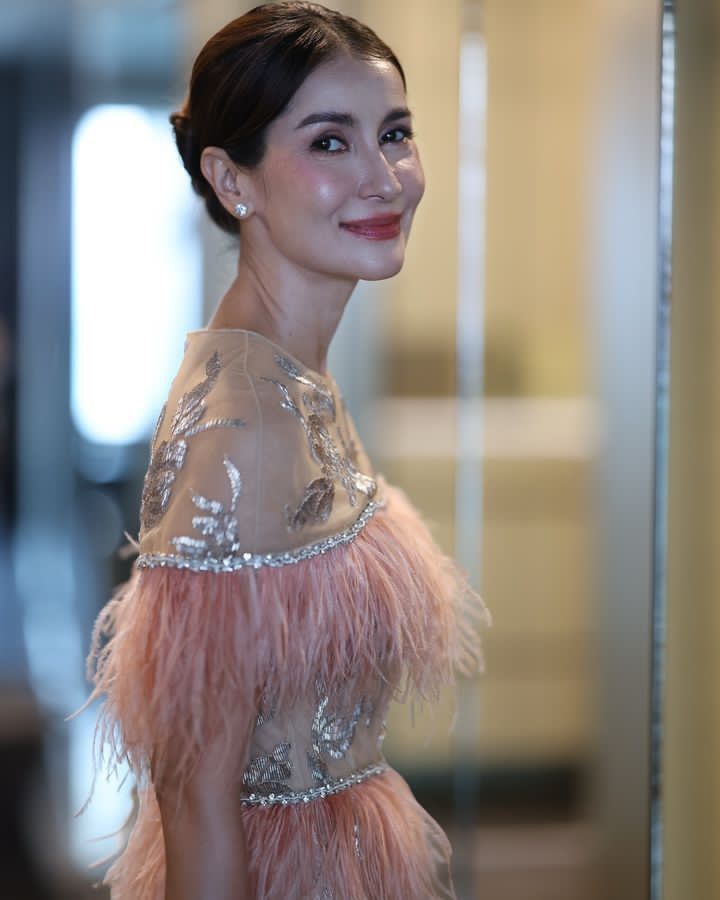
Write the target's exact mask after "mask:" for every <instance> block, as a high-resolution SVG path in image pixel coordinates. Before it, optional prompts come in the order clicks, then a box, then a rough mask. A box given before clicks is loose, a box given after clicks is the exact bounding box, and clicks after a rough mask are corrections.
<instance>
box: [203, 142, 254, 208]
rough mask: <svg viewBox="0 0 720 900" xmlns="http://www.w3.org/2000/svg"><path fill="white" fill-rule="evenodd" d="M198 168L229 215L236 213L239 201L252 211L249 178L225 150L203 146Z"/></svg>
mask: <svg viewBox="0 0 720 900" xmlns="http://www.w3.org/2000/svg"><path fill="white" fill-rule="evenodd" d="M200 169H201V170H202V173H203V175H204V176H205V178H206V179H207V181H208V182H209V183H210V185H211V187H212V189H213V190H214V191H215V194H216V195H217V198H218V200H219V201H220V202H221V203H222V205H223V206H224V207H225V209H226V210H227V211H228V212H229V213H230V215H231V216H236V215H237V213H236V212H235V207H236V206H237V204H238V203H240V202H242V203H244V204H245V205H246V206H247V207H248V209H249V212H252V210H253V203H252V197H251V196H250V191H249V179H247V177H246V176H244V175H243V173H242V172H241V171H240V169H239V168H238V167H237V166H236V165H235V163H234V162H233V161H232V160H231V159H230V157H229V156H228V155H227V152H226V151H225V150H223V149H221V148H220V147H205V149H204V150H203V152H202V154H201V155H200Z"/></svg>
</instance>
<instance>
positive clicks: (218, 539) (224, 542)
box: [170, 456, 242, 559]
mask: <svg viewBox="0 0 720 900" xmlns="http://www.w3.org/2000/svg"><path fill="white" fill-rule="evenodd" d="M223 465H224V466H225V471H226V472H227V476H228V480H229V481H230V506H229V508H227V509H226V508H225V505H224V504H223V503H221V502H220V501H219V500H210V499H208V498H207V497H203V496H202V494H196V493H194V492H193V495H192V501H193V503H194V504H195V506H197V507H198V509H202V510H204V511H205V512H206V513H207V515H205V516H193V518H192V526H193V528H196V529H197V530H198V531H199V532H200V533H201V534H204V535H205V539H204V540H203V539H201V538H193V537H187V536H184V535H183V536H181V537H174V538H171V539H170V543H171V544H173V545H174V547H175V549H176V550H178V551H179V552H182V553H183V554H184V555H185V556H187V557H189V558H191V559H198V558H200V559H203V558H210V559H218V558H224V557H230V556H232V555H233V554H235V553H237V552H238V551H239V550H240V543H239V541H238V521H237V503H238V499H239V497H240V492H241V491H242V480H241V478H240V473H239V472H238V469H237V466H236V465H235V464H234V463H233V462H232V461H231V460H230V459H229V458H228V457H227V456H223Z"/></svg>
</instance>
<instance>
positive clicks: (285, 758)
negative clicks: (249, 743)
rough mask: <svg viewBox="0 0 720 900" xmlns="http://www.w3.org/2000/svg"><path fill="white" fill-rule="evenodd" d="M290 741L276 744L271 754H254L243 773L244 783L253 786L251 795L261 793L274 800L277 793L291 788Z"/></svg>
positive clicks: (282, 792)
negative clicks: (288, 781) (289, 783)
mask: <svg viewBox="0 0 720 900" xmlns="http://www.w3.org/2000/svg"><path fill="white" fill-rule="evenodd" d="M290 748H291V744H290V742H289V741H285V742H283V743H280V744H276V745H275V746H274V747H273V751H272V753H271V754H270V755H269V756H254V757H253V758H252V759H251V760H250V763H249V765H248V767H247V768H246V769H245V772H244V774H243V784H244V785H245V786H246V787H249V788H253V789H254V793H253V794H251V796H257V795H259V794H261V795H263V796H267V797H268V799H270V800H274V799H275V796H276V795H277V794H284V793H285V792H286V791H288V790H289V786H288V785H287V784H286V782H287V780H288V779H289V778H291V777H292V763H291V762H290Z"/></svg>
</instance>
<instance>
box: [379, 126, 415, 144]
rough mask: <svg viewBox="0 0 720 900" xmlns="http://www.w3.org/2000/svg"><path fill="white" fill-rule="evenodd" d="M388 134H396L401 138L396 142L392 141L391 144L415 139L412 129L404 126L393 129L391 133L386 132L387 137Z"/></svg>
mask: <svg viewBox="0 0 720 900" xmlns="http://www.w3.org/2000/svg"><path fill="white" fill-rule="evenodd" d="M388 134H394V135H398V134H399V135H400V137H399V138H398V137H396V138H395V140H394V141H391V143H399V142H400V141H403V140H406V139H407V140H410V138H412V137H414V135H415V132H414V131H413V130H412V128H408V127H407V126H405V125H402V126H399V127H398V128H391V129H390V131H386V132H385V135H386V136H387V135H388Z"/></svg>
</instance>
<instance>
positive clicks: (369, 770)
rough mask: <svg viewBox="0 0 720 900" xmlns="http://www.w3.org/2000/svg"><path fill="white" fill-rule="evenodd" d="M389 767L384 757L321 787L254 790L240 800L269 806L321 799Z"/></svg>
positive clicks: (253, 804) (247, 803) (250, 804)
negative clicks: (266, 790) (276, 792)
mask: <svg viewBox="0 0 720 900" xmlns="http://www.w3.org/2000/svg"><path fill="white" fill-rule="evenodd" d="M387 768H388V764H387V762H386V761H385V760H384V759H381V760H379V761H377V762H374V763H370V764H369V765H367V766H364V767H363V768H362V769H357V770H356V771H355V772H351V774H350V775H346V776H345V777H343V778H336V779H333V780H330V781H327V782H325V783H324V784H322V785H320V786H319V787H312V788H308V789H307V790H304V791H288V792H287V793H281V794H279V795H278V794H273V793H271V794H268V795H267V796H265V795H264V794H259V793H257V792H253V793H251V794H249V795H248V796H245V797H241V798H240V802H241V803H242V804H243V805H244V806H268V805H272V804H281V805H282V806H287V805H288V804H291V803H309V802H310V801H311V800H319V799H321V798H322V797H327V796H328V795H329V794H337V793H339V792H340V791H344V790H345V789H346V788H349V787H352V785H354V784H359V783H360V782H361V781H365V779H367V778H371V777H372V776H373V775H379V774H380V773H381V772H384V771H385V770H386V769H387Z"/></svg>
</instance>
